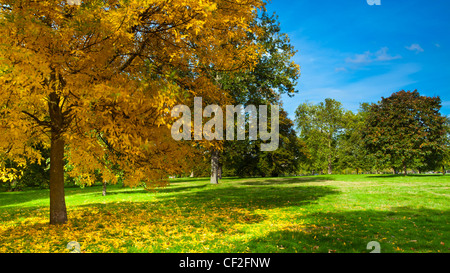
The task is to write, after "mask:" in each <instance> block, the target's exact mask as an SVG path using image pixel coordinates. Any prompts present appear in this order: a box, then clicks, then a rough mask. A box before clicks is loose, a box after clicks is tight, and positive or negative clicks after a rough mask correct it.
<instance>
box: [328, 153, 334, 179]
mask: <svg viewBox="0 0 450 273" xmlns="http://www.w3.org/2000/svg"><path fill="white" fill-rule="evenodd" d="M328 174H333V166H332V164H331V155H328Z"/></svg>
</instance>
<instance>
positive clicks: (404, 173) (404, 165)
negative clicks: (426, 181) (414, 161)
mask: <svg viewBox="0 0 450 273" xmlns="http://www.w3.org/2000/svg"><path fill="white" fill-rule="evenodd" d="M407 174H408V173H407V172H406V163H403V175H404V176H406V175H407Z"/></svg>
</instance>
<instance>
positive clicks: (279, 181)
mask: <svg viewBox="0 0 450 273" xmlns="http://www.w3.org/2000/svg"><path fill="white" fill-rule="evenodd" d="M332 180H335V178H334V177H330V176H308V177H286V178H267V179H261V180H253V181H244V182H242V183H239V184H241V185H248V186H256V185H264V186H266V185H283V184H300V183H309V182H325V181H332Z"/></svg>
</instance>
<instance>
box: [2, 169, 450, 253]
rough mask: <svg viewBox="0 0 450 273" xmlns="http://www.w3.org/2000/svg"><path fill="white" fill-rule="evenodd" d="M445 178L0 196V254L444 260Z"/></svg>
mask: <svg viewBox="0 0 450 273" xmlns="http://www.w3.org/2000/svg"><path fill="white" fill-rule="evenodd" d="M449 186H450V176H441V175H420V176H408V177H403V176H392V175H348V176H344V175H332V176H310V177H285V178H247V179H234V178H228V179H224V180H221V183H220V184H219V185H210V184H209V180H208V179H174V180H171V185H170V186H169V187H167V188H162V189H158V190H157V191H156V192H148V191H146V190H144V189H142V188H135V189H129V188H123V187H121V186H119V185H117V186H108V195H107V196H102V195H101V190H102V188H101V186H93V187H86V188H84V189H82V188H66V204H67V208H68V217H69V221H68V223H67V224H65V225H62V226H50V225H49V224H48V214H49V208H48V204H49V200H48V190H26V191H23V192H1V193H0V252H68V251H69V250H68V249H66V245H67V243H68V242H70V241H77V242H79V244H80V246H81V250H82V251H84V252H232V253H234V252H258V253H261V252H336V253H341V252H355V253H363V252H370V250H367V244H368V243H369V242H370V241H377V242H379V243H380V246H381V252H447V253H448V252H450V223H449V221H450V211H449V209H450V190H449Z"/></svg>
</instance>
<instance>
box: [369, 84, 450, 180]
mask: <svg viewBox="0 0 450 273" xmlns="http://www.w3.org/2000/svg"><path fill="white" fill-rule="evenodd" d="M440 109H441V99H440V98H439V97H426V96H421V95H420V94H419V92H418V91H417V90H414V91H412V92H411V91H404V90H402V91H399V92H396V93H393V94H392V95H391V96H390V97H388V98H382V100H381V101H380V102H378V103H377V104H373V105H372V106H371V107H370V110H369V115H368V116H367V122H366V126H365V128H364V131H363V134H364V140H365V144H366V147H367V148H368V149H369V151H370V152H372V153H373V154H375V155H376V156H377V158H378V159H379V160H382V161H385V163H387V164H389V165H390V166H392V167H393V168H394V169H395V170H403V173H404V174H405V175H406V174H407V168H408V167H409V168H418V169H421V170H426V169H434V168H436V167H437V166H438V164H439V163H441V162H442V160H443V158H444V154H445V149H444V145H443V143H444V141H445V136H446V128H445V120H446V118H445V117H443V116H442V115H441V113H440Z"/></svg>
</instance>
